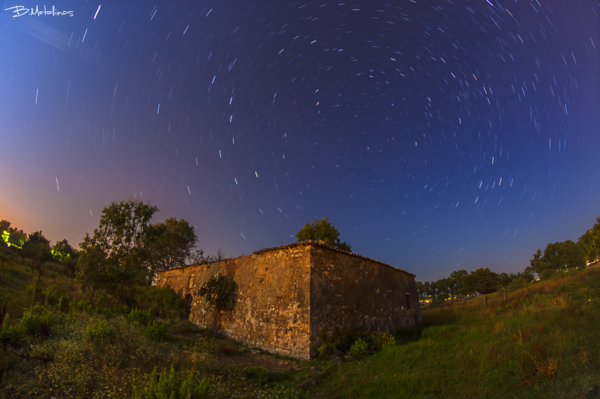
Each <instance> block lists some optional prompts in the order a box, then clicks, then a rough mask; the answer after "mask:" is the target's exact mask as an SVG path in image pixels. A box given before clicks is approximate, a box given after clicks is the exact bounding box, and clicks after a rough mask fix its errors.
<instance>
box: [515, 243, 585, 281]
mask: <svg viewBox="0 0 600 399" xmlns="http://www.w3.org/2000/svg"><path fill="white" fill-rule="evenodd" d="M588 257H589V252H588V247H586V243H585V242H584V241H579V242H576V243H575V242H573V241H571V240H567V241H564V242H555V243H550V244H548V245H547V246H546V249H545V250H544V253H543V254H542V250H541V249H538V250H537V252H536V253H535V254H534V255H533V259H532V260H531V261H530V262H529V263H530V265H531V268H528V269H529V271H534V272H535V273H536V274H537V275H538V276H540V277H544V278H546V277H549V276H550V275H551V274H553V273H554V272H556V271H559V270H566V269H574V268H578V267H585V266H586V260H587V259H588ZM527 271H528V270H527V269H526V272H527Z"/></svg>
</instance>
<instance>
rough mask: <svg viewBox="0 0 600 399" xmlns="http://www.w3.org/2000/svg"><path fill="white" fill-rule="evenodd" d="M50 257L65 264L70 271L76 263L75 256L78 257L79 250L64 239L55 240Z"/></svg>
mask: <svg viewBox="0 0 600 399" xmlns="http://www.w3.org/2000/svg"><path fill="white" fill-rule="evenodd" d="M52 257H53V258H54V260H55V261H58V262H60V263H62V264H63V265H65V266H67V267H68V268H69V270H70V271H71V272H73V271H74V270H75V265H76V264H77V258H78V257H79V251H77V250H76V249H75V248H73V247H72V246H70V245H69V242H68V241H67V240H66V239H65V240H62V241H57V242H56V244H54V245H53V246H52Z"/></svg>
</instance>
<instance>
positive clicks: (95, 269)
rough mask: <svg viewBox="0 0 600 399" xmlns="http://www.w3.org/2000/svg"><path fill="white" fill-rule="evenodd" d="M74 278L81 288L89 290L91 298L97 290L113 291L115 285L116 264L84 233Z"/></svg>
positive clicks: (117, 270)
mask: <svg viewBox="0 0 600 399" xmlns="http://www.w3.org/2000/svg"><path fill="white" fill-rule="evenodd" d="M80 246H81V251H80V252H79V259H77V266H76V268H77V271H76V274H75V278H76V280H77V282H78V283H79V285H80V286H81V288H82V289H84V290H86V291H88V292H90V295H91V300H92V301H93V300H94V295H95V294H96V292H97V291H104V292H114V291H115V287H116V286H117V284H116V282H117V278H118V276H117V275H118V272H119V269H118V265H115V262H114V260H113V259H110V258H109V257H108V255H107V254H106V252H104V251H103V250H102V249H100V247H99V246H98V245H94V244H93V243H92V239H91V237H90V236H89V234H86V236H85V238H84V239H83V242H82V243H81V244H80Z"/></svg>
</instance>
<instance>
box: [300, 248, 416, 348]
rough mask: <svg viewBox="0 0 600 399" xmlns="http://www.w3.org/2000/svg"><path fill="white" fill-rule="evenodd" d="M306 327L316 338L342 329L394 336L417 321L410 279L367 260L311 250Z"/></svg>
mask: <svg viewBox="0 0 600 399" xmlns="http://www.w3.org/2000/svg"><path fill="white" fill-rule="evenodd" d="M311 259H312V262H311V286H310V308H311V313H310V325H311V343H312V347H313V351H314V348H315V347H316V346H317V345H318V344H319V343H320V341H321V334H323V333H325V334H334V333H335V332H336V331H339V330H341V329H342V328H344V327H348V328H359V329H363V330H367V331H372V332H376V331H381V332H391V333H393V332H395V331H397V330H398V329H401V328H407V327H411V326H414V325H415V324H416V323H418V322H420V321H421V310H420V307H419V302H418V295H417V285H416V283H415V276H414V275H413V274H411V273H407V272H405V271H402V270H400V269H396V268H394V267H391V266H389V265H386V264H382V263H379V262H377V261H373V260H371V259H368V258H364V257H360V256H353V255H349V254H346V253H343V252H341V251H335V250H331V249H327V248H323V247H318V246H314V247H311Z"/></svg>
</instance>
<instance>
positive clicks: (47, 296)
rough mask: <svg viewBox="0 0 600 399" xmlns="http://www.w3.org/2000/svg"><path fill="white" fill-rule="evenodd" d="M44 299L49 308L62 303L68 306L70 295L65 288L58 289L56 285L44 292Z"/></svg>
mask: <svg viewBox="0 0 600 399" xmlns="http://www.w3.org/2000/svg"><path fill="white" fill-rule="evenodd" d="M42 297H43V298H44V303H45V304H46V305H48V306H58V305H59V302H62V303H63V304H65V305H66V303H67V302H68V300H69V294H68V293H67V291H66V290H65V289H64V288H60V287H58V286H57V285H56V284H53V285H51V286H50V287H48V288H46V289H45V290H44V291H43V292H42ZM65 297H66V299H65ZM61 299H62V301H61Z"/></svg>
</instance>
